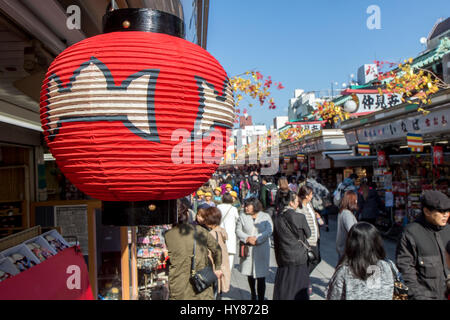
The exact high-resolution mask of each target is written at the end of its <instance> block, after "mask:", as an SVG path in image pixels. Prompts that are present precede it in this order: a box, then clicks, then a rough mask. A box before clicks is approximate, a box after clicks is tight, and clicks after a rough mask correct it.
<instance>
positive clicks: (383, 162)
mask: <svg viewBox="0 0 450 320" xmlns="http://www.w3.org/2000/svg"><path fill="white" fill-rule="evenodd" d="M377 159H378V165H379V166H380V167H384V166H386V152H384V151H378V153H377Z"/></svg>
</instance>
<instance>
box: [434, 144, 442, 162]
mask: <svg viewBox="0 0 450 320" xmlns="http://www.w3.org/2000/svg"><path fill="white" fill-rule="evenodd" d="M433 164H434V165H435V166H436V165H440V164H444V150H443V148H442V146H434V147H433Z"/></svg>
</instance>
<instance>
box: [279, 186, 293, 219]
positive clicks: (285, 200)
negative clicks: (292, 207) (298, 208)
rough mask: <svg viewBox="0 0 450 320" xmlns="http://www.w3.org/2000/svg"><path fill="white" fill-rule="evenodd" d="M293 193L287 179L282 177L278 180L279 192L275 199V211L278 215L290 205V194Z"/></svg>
mask: <svg viewBox="0 0 450 320" xmlns="http://www.w3.org/2000/svg"><path fill="white" fill-rule="evenodd" d="M291 192H292V191H291V189H289V182H288V180H287V179H286V177H281V178H280V179H278V191H277V195H276V197H275V210H276V212H277V213H278V214H279V213H281V212H282V211H283V210H284V208H285V207H287V206H288V205H289V194H290V193H291Z"/></svg>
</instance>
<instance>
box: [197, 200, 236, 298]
mask: <svg viewBox="0 0 450 320" xmlns="http://www.w3.org/2000/svg"><path fill="white" fill-rule="evenodd" d="M221 218H222V213H221V211H220V210H219V209H218V208H215V207H210V208H208V209H206V210H199V212H198V216H197V221H198V222H199V223H201V224H202V225H204V226H205V227H206V228H207V229H208V230H209V233H210V234H211V235H212V236H213V238H214V239H216V240H217V242H218V243H219V246H220V249H221V250H222V265H221V266H220V267H219V268H217V266H216V265H215V264H214V261H213V259H212V255H211V253H210V254H209V259H210V260H211V262H212V263H213V267H214V270H216V269H221V270H222V273H223V274H222V277H221V278H220V279H219V281H218V286H217V288H216V290H215V292H216V293H217V295H216V296H217V299H218V300H219V299H220V295H221V294H222V293H226V292H228V291H229V290H230V282H231V269H230V262H229V259H228V250H227V245H226V244H225V242H226V240H227V238H228V236H227V232H226V231H225V229H224V228H221V227H220V226H219V225H220V220H221Z"/></svg>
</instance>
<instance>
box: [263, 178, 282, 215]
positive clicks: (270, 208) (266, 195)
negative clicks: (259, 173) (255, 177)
mask: <svg viewBox="0 0 450 320" xmlns="http://www.w3.org/2000/svg"><path fill="white" fill-rule="evenodd" d="M262 185H263V186H262V188H261V202H262V205H263V207H264V211H265V212H267V213H269V214H271V215H273V213H274V212H275V203H276V202H275V201H276V196H277V191H278V188H277V185H276V184H275V183H273V179H272V177H263V178H262Z"/></svg>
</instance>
